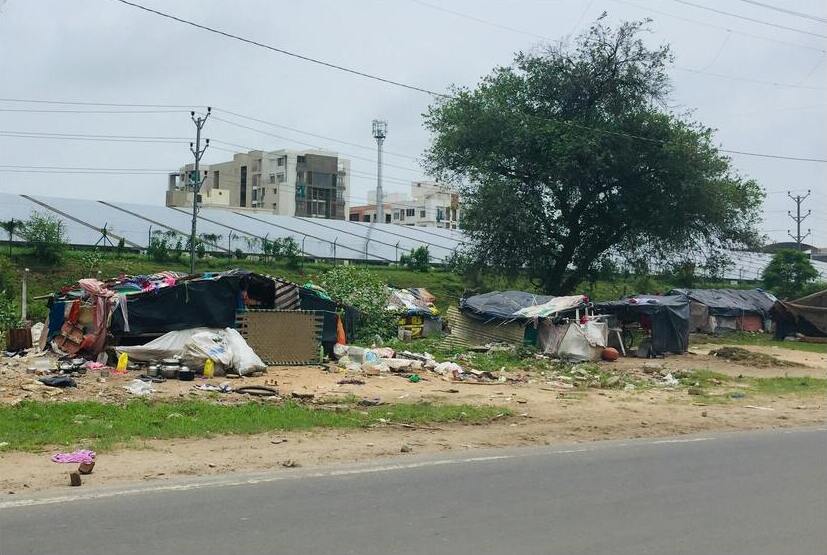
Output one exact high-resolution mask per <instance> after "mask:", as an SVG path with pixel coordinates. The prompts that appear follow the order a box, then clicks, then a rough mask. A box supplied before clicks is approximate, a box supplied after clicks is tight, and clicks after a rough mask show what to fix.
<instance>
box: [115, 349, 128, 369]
mask: <svg viewBox="0 0 827 555" xmlns="http://www.w3.org/2000/svg"><path fill="white" fill-rule="evenodd" d="M128 365H129V355H128V354H126V353H121V354H119V355H118V367H117V368H115V370H117V371H118V372H126V367H127V366H128Z"/></svg>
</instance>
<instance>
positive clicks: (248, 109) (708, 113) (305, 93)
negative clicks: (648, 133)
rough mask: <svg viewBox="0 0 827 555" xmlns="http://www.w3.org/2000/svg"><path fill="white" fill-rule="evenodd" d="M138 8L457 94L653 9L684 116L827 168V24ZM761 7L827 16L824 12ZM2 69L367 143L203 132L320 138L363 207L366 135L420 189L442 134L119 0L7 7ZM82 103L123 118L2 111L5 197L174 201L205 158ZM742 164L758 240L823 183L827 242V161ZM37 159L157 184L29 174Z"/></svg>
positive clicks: (409, 95)
mask: <svg viewBox="0 0 827 555" xmlns="http://www.w3.org/2000/svg"><path fill="white" fill-rule="evenodd" d="M137 1H138V2H139V3H143V4H144V5H146V6H150V7H154V8H157V9H160V10H163V11H166V12H169V13H172V14H174V15H177V16H180V17H182V18H186V19H191V20H194V21H196V22H199V23H203V24H205V25H209V26H213V27H217V28H220V29H222V30H225V31H228V32H232V33H235V34H238V35H243V36H245V37H248V38H250V39H254V40H257V41H260V42H263V43H267V44H270V45H272V46H276V47H278V48H283V49H286V50H291V51H294V52H297V53H301V54H304V55H307V56H311V57H316V58H320V59H323V60H325V61H329V62H332V63H336V64H340V65H344V66H348V67H351V68H354V69H358V70H360V71H363V72H366V73H372V74H376V75H380V76H383V77H386V78H389V79H393V80H397V81H402V82H406V83H411V84H416V85H419V86H421V87H424V88H427V89H431V90H436V91H444V90H446V89H447V87H448V86H449V85H450V84H452V83H455V84H460V85H473V84H474V83H476V82H477V81H478V80H479V78H480V77H481V76H483V75H485V74H487V73H489V72H490V70H491V68H492V67H494V66H496V65H501V64H507V63H509V62H510V61H511V59H512V58H513V54H514V52H516V51H520V50H529V49H532V48H536V47H537V46H538V45H539V44H541V43H542V42H543V41H544V40H545V39H546V38H547V39H548V40H549V41H550V40H560V39H566V37H570V36H572V35H573V34H577V33H579V32H580V31H583V30H584V29H586V28H587V27H588V25H589V24H590V23H591V22H592V21H593V20H594V19H595V18H596V17H598V16H599V15H600V14H601V13H602V12H603V11H606V12H608V14H609V21H610V22H616V21H618V20H621V19H640V18H644V17H651V18H652V19H653V20H654V21H653V22H652V24H651V25H652V30H653V33H652V34H651V36H650V37H649V38H648V40H650V41H652V42H653V43H662V42H668V43H671V44H672V47H673V51H674V54H675V57H676V60H675V63H676V66H677V67H676V68H675V69H674V70H673V71H672V77H673V80H674V93H673V97H672V99H671V104H672V105H673V106H674V108H675V109H676V110H680V111H684V110H693V111H694V115H695V117H696V118H697V119H699V120H700V121H702V122H704V123H705V124H707V125H709V126H711V127H713V128H716V129H718V133H717V140H718V142H719V143H720V145H722V146H723V147H724V148H728V149H732V150H741V151H752V152H759V153H770V154H781V155H788V156H799V157H810V158H827V126H825V123H827V121H825V120H826V119H827V100H825V98H827V95H825V91H826V90H827V60H825V49H827V38H822V37H820V36H818V35H823V36H824V37H827V24H825V23H819V22H817V21H814V20H812V19H807V18H803V17H799V16H794V15H787V14H783V13H779V12H778V11H772V10H769V9H767V8H764V7H760V6H756V5H751V4H750V3H749V2H744V1H743V0H719V1H713V0H691V2H690V3H691V4H697V5H701V6H707V7H714V8H715V9H717V10H722V11H727V12H731V13H734V14H738V15H741V16H743V17H746V18H753V19H756V20H760V21H763V22H767V23H772V24H774V25H778V26H783V27H791V28H794V29H797V30H798V31H793V30H787V29H781V28H778V27H771V26H767V25H762V24H760V23H757V22H754V21H747V20H744V19H739V18H735V17H732V16H728V15H723V14H719V13H713V12H710V11H706V10H703V9H700V8H698V7H695V6H692V5H687V4H685V3H683V2H682V1H680V0H659V1H655V0H647V1H644V0H623V1H621V0H591V1H589V0H513V1H504V0H503V1H495V0H451V1H447V0H446V1H440V0H427V2H420V1H418V0H384V1H380V0H303V1H301V2H298V1H287V0H234V1H232V2H229V1H219V0H199V1H196V0H164V1H160V0H137ZM765 3H772V4H773V5H776V6H780V7H783V8H785V9H789V10H792V11H796V12H802V13H807V14H812V15H815V16H817V17H820V18H827V3H825V2H824V1H823V0H790V1H775V0H765ZM439 8H441V9H439ZM452 12H456V13H452ZM656 12H660V13H656ZM698 71H700V72H702V73H698ZM0 76H2V82H1V83H2V84H0V97H2V98H5V99H27V100H37V99H42V100H62V101H89V102H101V103H107V102H110V103H138V104H170V105H182V106H187V107H189V106H191V107H193V108H198V107H199V106H206V105H211V106H214V107H216V108H219V109H223V110H229V111H232V112H236V113H239V114H243V115H246V116H251V117H254V118H258V119H261V120H265V121H267V122H270V123H273V124H277V125H281V126H286V127H291V128H294V129H298V130H301V131H305V132H307V133H312V134H316V135H323V136H325V137H329V138H331V139H336V140H340V141H346V142H348V143H357V144H358V145H363V146H364V147H366V148H360V146H353V145H346V144H342V143H339V142H336V141H334V140H329V139H323V138H318V137H313V136H310V135H307V134H302V133H299V132H297V131H294V130H288V129H285V128H279V127H275V126H272V125H267V124H264V123H258V122H254V121H250V120H243V119H240V118H239V117H237V116H231V115H229V114H227V113H222V112H220V111H218V112H216V113H215V116H217V117H215V118H212V119H210V121H209V122H208V123H207V126H206V128H205V136H207V137H210V138H211V139H213V141H214V142H213V144H212V147H216V148H212V147H211V148H210V149H209V150H208V151H207V154H206V155H205V157H204V162H205V163H210V162H220V161H224V160H225V159H229V158H230V157H231V153H230V152H227V151H222V150H219V148H221V149H229V150H239V149H238V148H237V147H235V146H231V145H228V144H226V143H233V144H235V145H243V146H245V147H255V148H261V149H265V150H275V149H279V148H304V147H306V146H308V145H313V146H317V147H322V148H328V149H332V150H336V151H338V152H339V153H341V154H342V155H343V156H346V157H350V158H351V159H352V167H353V170H354V177H353V180H352V191H351V203H352V204H362V203H364V202H365V200H366V192H367V190H368V189H369V188H372V187H373V186H374V178H373V177H371V176H373V175H374V174H375V163H374V162H373V161H372V160H373V159H374V156H375V152H374V150H373V149H374V147H373V145H374V143H373V140H372V138H371V135H370V124H371V120H372V119H374V118H376V117H381V118H384V119H387V120H388V122H389V123H388V125H389V133H388V139H387V141H386V149H387V151H389V152H390V153H393V154H390V155H389V156H388V157H387V159H386V161H387V166H386V170H385V173H386V176H387V182H386V190H389V191H403V190H407V188H408V187H407V186H406V184H407V183H408V182H409V181H410V180H412V179H420V178H424V177H426V176H424V175H423V173H422V171H421V170H420V169H418V168H419V166H418V163H417V162H416V160H415V159H414V158H415V157H416V156H418V155H420V154H421V153H422V151H423V149H424V148H425V147H426V146H427V144H428V140H429V137H428V134H427V133H426V132H425V130H424V129H423V128H422V118H421V114H422V112H423V111H424V110H425V109H426V107H427V105H428V103H429V102H430V100H431V99H430V97H429V96H428V95H426V94H423V93H419V92H414V91H409V90H405V89H401V88H398V87H394V86H390V85H386V84H382V83H378V82H375V81H371V80H367V79H364V78H360V77H357V76H354V75H349V74H345V73H341V72H338V71H335V70H331V69H328V68H324V67H320V66H318V65H313V64H310V63H307V62H303V61H300V60H297V59H294V58H290V57H287V56H284V55H281V54H277V53H274V52H270V51H267V50H265V49H262V48H258V47H254V46H249V45H245V44H242V43H239V42H237V41H234V40H231V39H227V38H223V37H221V36H217V35H214V34H212V33H208V32H205V31H202V30H199V29H195V28H192V27H189V26H186V25H182V24H180V23H176V22H173V21H170V20H166V19H162V18H160V17H158V16H156V15H152V14H149V13H146V12H143V11H139V10H137V9H135V8H133V7H129V6H126V5H124V4H121V3H119V2H116V1H114V0H74V1H72V2H66V1H64V0H6V1H5V2H3V0H0ZM772 83H775V84H772ZM15 110H18V111H15ZM19 110H27V111H19ZM31 110H53V111H52V112H33V111H31ZM54 110H75V111H74V112H70V111H63V112H56V111H54ZM78 110H82V111H89V110H119V109H118V108H106V107H95V106H71V105H57V104H55V105H50V104H34V103H19V102H9V101H0V192H12V193H31V194H41V195H52V196H72V197H80V198H90V199H114V200H128V201H132V202H141V203H151V204H162V203H163V196H164V190H165V188H166V177H165V176H164V175H163V173H162V172H164V171H167V170H171V169H175V168H178V167H179V166H180V165H182V164H183V163H187V162H189V161H191V155H190V153H189V147H188V141H189V139H188V137H191V136H192V135H193V133H194V126H193V125H192V122H191V121H190V119H189V114H188V112H189V109H188V108H187V109H182V110H180V111H174V110H172V109H169V108H166V109H163V110H164V111H162V112H160V113H137V114H136V113H108V114H97V113H88V112H87V113H78V112H77V111H78ZM120 110H122V111H123V110H128V108H120ZM132 110H146V109H143V108H132ZM218 118H222V119H225V120H231V121H234V122H236V123H240V124H242V125H246V126H248V127H252V128H255V129H258V130H262V131H265V132H267V133H270V134H271V135H277V136H278V137H276V136H271V135H266V134H263V133H260V132H258V131H255V130H251V129H244V128H241V127H238V126H234V125H232V124H229V123H226V122H223V121H219V120H218ZM9 132H12V133H11V134H10V133H9ZM43 133H52V134H58V133H62V134H74V135H75V136H76V135H77V134H85V135H117V136H123V137H150V136H151V137H172V138H180V139H175V140H173V141H170V142H167V143H159V142H134V141H133V140H131V139H130V140H123V141H121V142H114V141H113V140H111V139H106V140H94V141H93V140H86V141H82V140H77V139H76V138H75V139H71V140H68V139H66V138H56V137H55V136H54V135H53V136H52V138H44V137H43V136H42V134H43ZM33 134H41V135H40V136H38V137H34V136H33ZM10 135H13V136H10ZM90 138H94V137H90ZM96 139H101V137H97V138H96ZM217 141H224V143H218V142H217ZM357 156H358V157H360V158H356V157H357ZM362 158H364V159H362ZM733 161H734V164H735V167H736V168H737V169H738V171H740V172H741V173H742V174H744V175H746V176H750V177H753V178H755V179H757V180H758V181H759V182H760V183H761V185H762V186H763V187H764V188H765V189H766V191H767V192H768V196H767V202H766V206H765V214H766V219H765V222H764V224H763V229H764V230H765V231H766V232H767V234H768V235H769V236H770V237H771V238H773V239H775V240H783V239H784V237H785V236H786V230H787V229H788V228H790V227H791V223H792V222H790V220H789V219H788V217H787V215H786V211H787V209H790V208H792V207H793V206H794V204H793V203H792V201H790V200H789V199H788V198H787V197H786V194H785V192H786V191H787V190H788V189H792V190H793V191H802V192H803V191H805V190H806V189H808V188H809V189H812V191H813V194H812V196H811V197H810V199H808V201H807V203H806V206H807V208H810V209H812V211H813V215H812V216H811V217H810V218H809V220H808V221H807V222H805V224H804V225H805V227H812V229H813V236H814V242H815V243H816V244H819V245H822V246H825V245H827V210H825V206H827V183H825V181H826V180H825V177H827V164H822V163H812V162H798V161H785V160H778V159H772V158H766V159H762V158H756V157H750V156H742V155H733ZM9 166H18V167H17V168H12V167H9ZM35 166H37V167H40V166H52V167H59V168H117V169H118V170H119V171H120V170H123V169H130V170H158V173H146V174H138V175H134V174H124V173H113V174H102V175H90V174H82V173H42V172H41V173H34V172H33V171H32V169H33V167H35ZM10 170H16V171H10ZM55 171H56V170H55ZM60 171H65V170H60Z"/></svg>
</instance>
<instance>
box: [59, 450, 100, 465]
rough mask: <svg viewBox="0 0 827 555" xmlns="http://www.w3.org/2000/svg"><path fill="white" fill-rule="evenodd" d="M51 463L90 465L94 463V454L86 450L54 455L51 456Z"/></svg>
mask: <svg viewBox="0 0 827 555" xmlns="http://www.w3.org/2000/svg"><path fill="white" fill-rule="evenodd" d="M52 462H56V463H80V464H92V463H93V462H95V452H94V451H90V450H88V449H80V450H78V451H73V452H71V453H55V454H54V455H52Z"/></svg>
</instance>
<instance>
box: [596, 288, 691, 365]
mask: <svg viewBox="0 0 827 555" xmlns="http://www.w3.org/2000/svg"><path fill="white" fill-rule="evenodd" d="M594 310H595V312H597V313H598V314H613V315H614V316H615V317H617V319H618V321H619V322H620V323H621V324H630V323H638V324H640V326H641V327H642V328H643V329H645V330H647V331H648V332H650V334H651V347H652V351H653V352H654V354H663V353H683V352H686V350H687V347H688V346H689V298H688V297H686V296H684V295H639V296H637V297H627V298H624V299H621V300H619V301H608V302H602V303H595V304H594Z"/></svg>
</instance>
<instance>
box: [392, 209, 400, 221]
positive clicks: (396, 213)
mask: <svg viewBox="0 0 827 555" xmlns="http://www.w3.org/2000/svg"><path fill="white" fill-rule="evenodd" d="M393 219H394V220H398V219H399V210H394V211H393Z"/></svg>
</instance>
